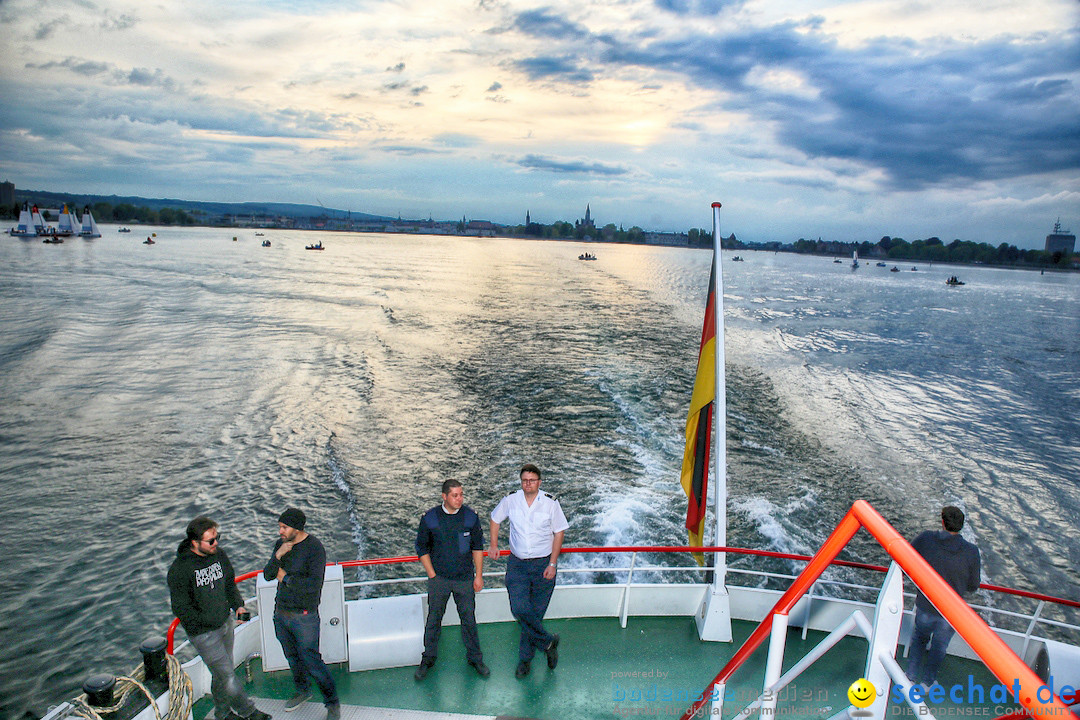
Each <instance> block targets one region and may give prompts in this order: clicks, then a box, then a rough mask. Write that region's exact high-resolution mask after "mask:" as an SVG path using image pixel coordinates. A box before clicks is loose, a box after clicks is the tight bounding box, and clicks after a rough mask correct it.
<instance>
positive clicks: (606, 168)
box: [517, 155, 629, 176]
mask: <svg viewBox="0 0 1080 720" xmlns="http://www.w3.org/2000/svg"><path fill="white" fill-rule="evenodd" d="M517 164H518V165H520V166H521V167H523V168H528V169H530V170H546V171H548V172H555V173H581V174H586V175H601V176H615V175H625V174H627V173H628V172H629V170H627V169H626V168H622V167H617V166H615V165H603V164H601V163H595V162H594V163H590V162H585V161H582V160H554V159H552V158H547V157H544V156H542V155H526V156H525V157H523V158H521V159H519V160H517Z"/></svg>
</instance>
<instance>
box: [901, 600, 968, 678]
mask: <svg viewBox="0 0 1080 720" xmlns="http://www.w3.org/2000/svg"><path fill="white" fill-rule="evenodd" d="M955 632H956V631H955V630H953V628H952V625H950V624H949V621H948V620H946V619H945V618H943V617H941V616H940V615H938V614H937V613H936V612H927V611H925V610H916V611H915V627H914V629H912V631H911V642H910V643H909V644H908V648H909V658H908V668H907V676H908V679H909V680H911V681H912V682H923V683H926V684H927V685H933V684H934V682H935V681H936V680H937V674H938V670H939V669H940V668H941V661H942V660H944V659H945V651H946V650H947V649H948V648H949V641H950V640H952V636H953V634H954V633H955ZM927 643H929V644H930V648H929V649H927V647H926V645H927Z"/></svg>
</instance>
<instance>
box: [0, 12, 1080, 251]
mask: <svg viewBox="0 0 1080 720" xmlns="http://www.w3.org/2000/svg"><path fill="white" fill-rule="evenodd" d="M1078 28H1080V6H1078V5H1077V4H1076V3H1075V2H1073V1H1072V0H1034V4H1032V3H1025V4H1020V3H1016V2H1006V1H1004V0H990V1H989V2H980V3H973V2H967V1H964V0H943V1H942V2H938V3H934V4H912V3H909V2H906V1H904V0H866V1H862V2H850V1H847V0H811V1H810V2H791V1H790V0H620V2H608V1H606V0H592V1H591V2H585V3H570V2H568V1H567V0H551V2H546V3H540V4H536V3H528V4H525V3H521V4H510V3H505V2H498V1H497V0H452V1H450V2H447V3H440V4H438V5H436V6H432V5H431V4H429V3H420V2H418V0H404V1H403V2H389V1H388V0H374V1H373V2H371V3H365V4H363V5H362V6H359V7H358V6H356V5H355V4H353V3H343V2H337V1H336V0H328V1H326V2H318V3H316V2H298V3H275V2H271V3H265V2H261V3H257V2H248V1H241V2H237V3H228V4H224V5H216V6H214V5H212V6H197V5H193V4H190V3H185V2H180V1H179V0H163V2H160V3H155V4H154V5H152V6H146V5H138V4H134V3H130V2H125V1H120V0H98V1H95V2H76V1H75V0H59V2H56V3H49V4H48V5H47V6H41V5H38V4H35V3H33V2H30V1H29V0H9V1H8V2H5V3H4V4H3V7H2V8H0V43H2V47H3V48H4V49H3V51H2V52H3V60H4V67H5V71H4V72H3V73H2V74H0V92H2V93H3V95H4V96H5V97H7V98H18V99H19V101H18V102H8V103H4V104H3V105H2V106H0V175H6V176H7V177H8V179H11V180H13V181H14V182H15V183H16V184H17V185H19V186H20V187H52V188H60V189H62V190H64V191H70V192H73V193H84V194H96V195H108V194H117V195H139V196H144V197H158V198H168V197H176V198H192V199H199V200H204V201H222V202H300V203H304V204H311V205H316V204H318V205H323V206H326V207H333V208H342V209H345V210H349V209H351V210H354V211H361V212H365V213H370V214H374V215H382V216H388V217H398V216H401V217H413V218H426V217H441V218H454V217H460V216H461V213H462V211H464V212H465V213H466V214H470V215H475V216H476V217H486V218H487V219H490V220H491V221H493V222H498V223H501V224H511V223H518V222H520V221H521V217H522V216H523V214H524V212H525V211H529V212H531V214H532V216H533V217H535V218H537V219H547V221H548V222H551V221H554V219H556V218H559V219H573V218H575V217H580V216H581V215H580V213H581V212H582V210H581V209H578V207H579V206H582V205H584V204H585V203H586V202H588V203H591V206H592V208H593V212H594V214H595V215H597V216H598V218H599V219H600V220H598V222H601V221H602V224H603V223H606V222H609V221H610V222H615V223H616V224H621V225H623V226H627V227H629V226H638V227H641V228H646V229H655V230H658V231H676V230H679V231H681V230H685V229H686V228H687V227H701V226H707V225H708V224H710V222H711V217H710V212H709V205H710V203H711V202H713V201H714V200H719V201H721V202H723V203H724V213H723V219H722V223H723V225H724V228H726V227H732V228H734V229H736V231H737V232H738V234H739V236H740V237H745V238H746V239H747V240H749V241H757V242H768V241H780V240H783V241H787V240H790V239H792V238H799V237H807V236H811V235H813V236H814V237H816V236H818V235H822V236H826V237H834V238H853V237H862V236H863V235H865V234H866V233H869V232H873V229H874V228H888V230H886V231H885V232H890V233H891V234H896V235H900V236H903V237H912V238H915V237H930V236H940V237H942V238H958V239H961V240H969V239H971V240H981V241H986V242H994V243H1000V242H1005V243H1009V244H1013V245H1017V246H1024V247H1034V246H1035V245H1037V244H1038V242H1039V240H1040V237H1041V236H1042V234H1044V233H1045V232H1046V231H1047V230H1048V229H1049V228H1050V227H1051V226H1052V225H1053V223H1054V221H1055V220H1056V219H1057V218H1059V217H1060V218H1061V219H1062V221H1063V224H1065V225H1067V226H1075V225H1076V224H1077V222H1080V149H1078V146H1077V144H1076V143H1075V126H1076V118H1077V117H1078V116H1080V93H1078V92H1077V84H1078V82H1080V63H1078V61H1077V57H1078V56H1080V53H1077V52H1076V50H1077V47H1078V45H1080V42H1078ZM568 212H569V213H570V214H571V215H572V217H570V218H565V217H562V216H565V215H566V214H567V213H568ZM723 231H724V232H725V234H726V229H724V230H723Z"/></svg>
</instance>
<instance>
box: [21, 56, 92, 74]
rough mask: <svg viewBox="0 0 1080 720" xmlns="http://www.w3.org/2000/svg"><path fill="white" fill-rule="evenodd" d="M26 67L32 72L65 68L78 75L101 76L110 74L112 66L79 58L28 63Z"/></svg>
mask: <svg viewBox="0 0 1080 720" xmlns="http://www.w3.org/2000/svg"><path fill="white" fill-rule="evenodd" d="M26 67H27V68H30V69H32V70H52V69H53V68H65V69H67V70H70V71H71V72H73V73H76V74H77V75H86V76H93V75H100V74H101V73H104V72H108V71H109V70H110V69H111V68H112V65H110V64H108V63H103V62H93V61H91V60H80V59H78V58H72V57H69V58H66V59H64V60H62V61H60V62H56V61H55V60H54V61H50V62H47V63H41V64H37V63H26Z"/></svg>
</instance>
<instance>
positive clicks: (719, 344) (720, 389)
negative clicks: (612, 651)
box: [712, 202, 727, 590]
mask: <svg viewBox="0 0 1080 720" xmlns="http://www.w3.org/2000/svg"><path fill="white" fill-rule="evenodd" d="M712 211H713V273H714V275H713V277H715V278H716V291H715V292H716V296H715V300H714V302H713V308H714V314H715V315H716V363H715V364H716V399H715V400H714V401H713V418H715V423H714V424H715V427H716V430H715V434H714V435H713V442H714V445H713V449H714V452H713V458H714V460H715V464H714V466H713V468H714V469H713V481H714V486H715V491H714V492H713V498H714V499H715V501H716V504H715V506H714V508H713V513H714V515H715V516H716V534H715V535H714V536H713V542H714V543H715V544H716V545H719V546H724V545H727V383H726V379H725V373H724V275H723V273H721V272H720V203H718V202H714V203H713V204H712ZM713 562H714V565H713V588H714V590H716V589H722V588H724V587H725V585H724V583H725V580H726V576H727V553H716V554H715V556H714V561H713Z"/></svg>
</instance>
